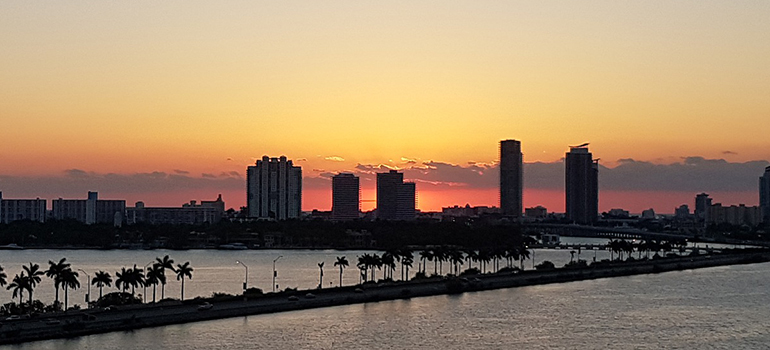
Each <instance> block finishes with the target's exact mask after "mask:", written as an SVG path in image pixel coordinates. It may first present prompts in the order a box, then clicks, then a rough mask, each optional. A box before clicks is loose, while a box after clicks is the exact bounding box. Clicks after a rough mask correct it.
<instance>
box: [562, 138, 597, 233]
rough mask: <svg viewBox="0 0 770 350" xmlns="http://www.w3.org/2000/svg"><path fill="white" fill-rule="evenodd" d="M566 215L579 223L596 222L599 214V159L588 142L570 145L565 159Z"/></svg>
mask: <svg viewBox="0 0 770 350" xmlns="http://www.w3.org/2000/svg"><path fill="white" fill-rule="evenodd" d="M564 163H565V169H566V174H565V175H566V176H565V181H566V183H565V185H566V187H565V189H566V193H565V194H566V216H567V219H569V220H570V221H572V222H574V223H577V224H586V225H590V224H594V223H595V222H596V221H597V219H598V216H599V161H598V160H594V159H593V155H592V154H591V152H589V151H588V144H583V145H580V146H575V147H570V151H569V152H567V155H566V158H565V160H564Z"/></svg>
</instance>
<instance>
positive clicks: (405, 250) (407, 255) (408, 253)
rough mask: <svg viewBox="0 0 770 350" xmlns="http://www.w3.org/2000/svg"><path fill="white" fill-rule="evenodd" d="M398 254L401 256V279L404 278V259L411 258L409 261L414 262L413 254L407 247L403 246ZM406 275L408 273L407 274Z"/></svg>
mask: <svg viewBox="0 0 770 350" xmlns="http://www.w3.org/2000/svg"><path fill="white" fill-rule="evenodd" d="M399 255H400V256H401V280H402V281H403V280H404V260H407V259H409V260H411V263H414V254H413V253H412V251H411V250H410V249H409V248H403V249H401V251H400V252H399ZM407 275H408V274H407Z"/></svg>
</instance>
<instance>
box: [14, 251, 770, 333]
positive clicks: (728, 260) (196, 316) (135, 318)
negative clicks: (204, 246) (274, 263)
mask: <svg viewBox="0 0 770 350" xmlns="http://www.w3.org/2000/svg"><path fill="white" fill-rule="evenodd" d="M767 261H770V252H766V251H751V252H748V251H745V252H741V253H732V254H715V255H703V256H694V257H679V258H667V259H660V260H651V261H637V262H624V263H611V264H600V265H599V266H592V267H587V268H579V269H567V268H562V269H554V270H548V271H526V272H521V273H500V274H484V275H474V276H467V278H450V279H442V278H431V279H423V280H419V281H411V282H389V283H379V284H374V283H370V284H366V285H363V286H357V287H344V288H329V289H324V290H312V291H308V290H306V291H298V292H294V293H293V294H289V293H279V294H272V293H271V294H267V295H264V296H260V297H255V298H249V299H244V298H233V300H229V301H212V304H213V306H212V307H211V308H210V309H203V310H199V306H198V303H197V302H193V301H187V302H185V303H182V302H172V303H162V304H152V305H135V306H125V307H121V308H119V309H118V310H105V309H91V310H82V311H76V312H72V311H70V312H67V313H59V314H56V315H46V316H41V317H38V318H30V319H21V320H14V321H4V324H3V325H2V326H1V327H0V343H3V344H8V343H21V342H27V341H34V340H42V339H52V338H66V337H74V336H80V335H87V334H96V333H105V332H111V331H123V330H132V329H137V328H143V327H155V326H163V325H170V324H178V323H186V322H195V321H203V320H212V319H221V318H227V317H238V316H245V315H255V314H266V313H275V312H283V311H291V310H301V309H311V308H319V307H327V306H336V305H348V304H355V303H366V302H376V301H382V300H393V299H404V298H412V297H421V296H431V295H441V294H450V293H463V292H473V291H483V290H491V289H498V288H510V287H518V286H528V285H538V284H547V283H560V282H570V281H579V280H586V279H596V278H607V277H617V276H627V275H637V274H646V273H658V272H667V271H675V270H685V269H696V268H705V267H712V266H723V265H733V264H747V263H758V262H767ZM308 293H312V295H308Z"/></svg>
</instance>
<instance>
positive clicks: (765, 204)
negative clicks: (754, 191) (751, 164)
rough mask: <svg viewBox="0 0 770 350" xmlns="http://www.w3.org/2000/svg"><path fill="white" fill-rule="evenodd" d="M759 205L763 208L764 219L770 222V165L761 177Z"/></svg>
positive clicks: (767, 222)
mask: <svg viewBox="0 0 770 350" xmlns="http://www.w3.org/2000/svg"><path fill="white" fill-rule="evenodd" d="M759 207H760V208H761V209H762V220H763V222H764V223H765V224H770V166H768V167H766V168H765V173H764V174H763V175H762V177H760V178H759Z"/></svg>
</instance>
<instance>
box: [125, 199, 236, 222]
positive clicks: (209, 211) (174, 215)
mask: <svg viewBox="0 0 770 350" xmlns="http://www.w3.org/2000/svg"><path fill="white" fill-rule="evenodd" d="M224 213H225V202H224V201H222V195H221V194H220V195H219V196H218V197H217V199H216V200H213V201H201V203H200V204H198V202H197V201H190V203H185V204H182V206H181V207H146V206H145V205H144V202H136V205H135V206H134V207H133V208H127V209H126V222H127V223H128V224H138V223H147V224H151V225H162V224H169V225H183V224H184V225H201V224H206V223H208V224H216V223H218V222H219V221H221V220H222V217H223V216H224Z"/></svg>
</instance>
